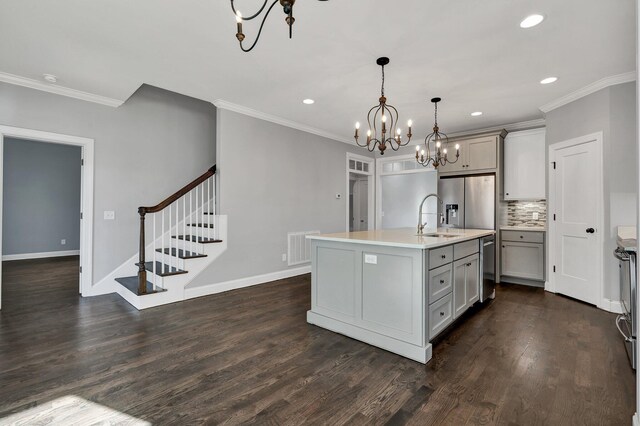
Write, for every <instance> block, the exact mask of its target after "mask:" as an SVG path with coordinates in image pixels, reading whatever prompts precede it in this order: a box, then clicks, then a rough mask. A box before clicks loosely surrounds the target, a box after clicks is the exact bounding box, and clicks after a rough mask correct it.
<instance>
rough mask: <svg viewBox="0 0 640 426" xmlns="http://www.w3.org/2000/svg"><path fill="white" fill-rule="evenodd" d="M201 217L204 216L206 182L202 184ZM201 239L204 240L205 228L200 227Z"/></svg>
mask: <svg viewBox="0 0 640 426" xmlns="http://www.w3.org/2000/svg"><path fill="white" fill-rule="evenodd" d="M200 187H201V188H200V217H202V216H204V214H202V213H204V182H202V183H201V184H200ZM203 222H204V221H203ZM200 239H202V240H204V228H200Z"/></svg>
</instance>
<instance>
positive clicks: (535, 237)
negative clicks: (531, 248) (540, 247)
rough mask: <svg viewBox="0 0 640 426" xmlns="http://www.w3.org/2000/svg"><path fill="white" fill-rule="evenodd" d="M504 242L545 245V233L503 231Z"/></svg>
mask: <svg viewBox="0 0 640 426" xmlns="http://www.w3.org/2000/svg"><path fill="white" fill-rule="evenodd" d="M502 241H519V242H521V243H544V232H536V231H502Z"/></svg>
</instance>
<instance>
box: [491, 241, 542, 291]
mask: <svg viewBox="0 0 640 426" xmlns="http://www.w3.org/2000/svg"><path fill="white" fill-rule="evenodd" d="M501 248H502V250H501V252H502V256H501V269H502V271H501V272H502V275H503V276H505V277H514V278H524V279H527V280H534V281H544V279H545V271H544V260H545V259H544V257H545V256H544V233H543V232H533V231H523V232H515V231H503V232H502V247H501ZM507 280H508V278H507Z"/></svg>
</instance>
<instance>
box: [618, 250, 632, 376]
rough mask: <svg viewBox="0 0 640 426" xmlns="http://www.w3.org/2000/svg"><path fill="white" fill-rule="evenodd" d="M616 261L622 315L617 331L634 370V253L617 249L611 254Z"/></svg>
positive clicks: (619, 316)
mask: <svg viewBox="0 0 640 426" xmlns="http://www.w3.org/2000/svg"><path fill="white" fill-rule="evenodd" d="M613 255H614V256H615V257H616V259H618V264H619V268H620V299H621V302H622V303H621V304H622V309H623V311H624V312H623V313H622V315H618V317H617V318H616V326H617V327H618V331H619V332H620V334H622V336H623V337H624V342H625V347H626V349H627V355H628V356H629V361H631V366H632V367H633V368H634V369H635V368H636V365H637V359H636V345H637V335H638V334H637V327H638V326H637V322H638V317H637V312H638V310H637V306H636V292H637V279H636V252H635V251H631V250H625V249H624V248H623V247H618V248H617V249H615V251H614V252H613Z"/></svg>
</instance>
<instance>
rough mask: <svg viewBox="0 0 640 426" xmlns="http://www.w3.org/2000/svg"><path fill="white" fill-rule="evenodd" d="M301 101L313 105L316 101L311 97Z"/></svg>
mask: <svg viewBox="0 0 640 426" xmlns="http://www.w3.org/2000/svg"><path fill="white" fill-rule="evenodd" d="M302 103H303V104H305V105H313V104H315V103H316V101H314V100H313V99H305V100H304V101H302Z"/></svg>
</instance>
